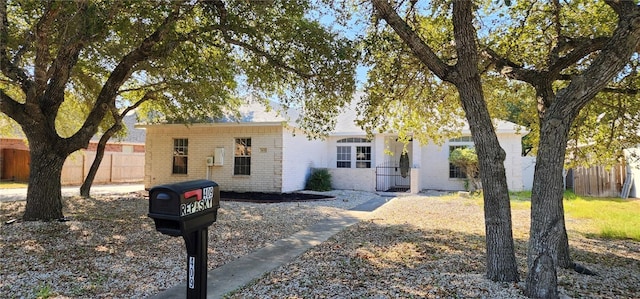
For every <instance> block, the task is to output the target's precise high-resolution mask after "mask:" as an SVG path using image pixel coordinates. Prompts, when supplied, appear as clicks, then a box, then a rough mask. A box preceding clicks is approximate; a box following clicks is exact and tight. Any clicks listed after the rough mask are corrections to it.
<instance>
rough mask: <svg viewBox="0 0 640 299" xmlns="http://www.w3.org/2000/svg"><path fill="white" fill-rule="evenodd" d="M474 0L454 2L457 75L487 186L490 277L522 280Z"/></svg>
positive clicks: (458, 86) (485, 194)
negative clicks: (482, 65)
mask: <svg viewBox="0 0 640 299" xmlns="http://www.w3.org/2000/svg"><path fill="white" fill-rule="evenodd" d="M472 11H473V2H472V1H466V0H460V1H455V2H454V5H453V25H454V36H455V42H456V51H457V53H458V57H459V60H458V63H457V64H456V70H457V71H458V75H459V76H457V77H454V78H453V83H454V84H455V86H456V87H457V88H458V93H459V94H460V101H461V103H462V108H463V109H464V112H465V114H466V117H467V120H468V122H469V128H470V129H471V136H472V137H473V142H474V144H475V146H476V153H477V154H478V162H479V164H480V165H479V166H480V179H481V181H482V188H483V190H484V192H483V195H484V222H485V235H486V244H487V278H489V279H491V280H493V281H518V280H519V277H518V266H517V265H518V264H517V263H516V256H515V249H514V246H513V233H512V227H511V204H510V202H509V188H508V186H507V176H506V171H505V169H504V160H505V158H506V154H505V152H504V150H503V149H502V147H500V143H499V142H498V137H497V135H496V133H495V130H494V128H493V123H492V122H491V116H490V114H489V110H488V109H487V104H486V102H485V100H484V93H483V91H482V81H481V79H480V74H479V72H478V53H477V44H476V32H475V29H474V27H473V25H472V24H473V14H472Z"/></svg>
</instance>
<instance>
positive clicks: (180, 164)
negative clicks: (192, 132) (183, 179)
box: [171, 138, 189, 174]
mask: <svg viewBox="0 0 640 299" xmlns="http://www.w3.org/2000/svg"><path fill="white" fill-rule="evenodd" d="M188 154H189V139H186V138H179V139H173V170H172V171H171V173H173V174H187V162H188V156H187V155H188Z"/></svg>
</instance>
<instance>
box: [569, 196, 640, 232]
mask: <svg viewBox="0 0 640 299" xmlns="http://www.w3.org/2000/svg"><path fill="white" fill-rule="evenodd" d="M574 196H575V197H573V198H572V197H569V198H570V199H567V198H566V197H565V201H564V209H565V213H566V214H567V215H568V216H571V217H573V218H578V219H588V220H590V222H591V223H590V224H591V225H592V227H593V229H594V230H595V232H594V234H595V235H596V236H599V237H603V238H611V239H632V240H635V241H640V201H639V200H637V199H621V198H599V197H584V196H577V195H575V194H574Z"/></svg>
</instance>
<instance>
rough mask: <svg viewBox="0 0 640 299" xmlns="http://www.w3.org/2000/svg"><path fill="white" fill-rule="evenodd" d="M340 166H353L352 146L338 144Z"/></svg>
mask: <svg viewBox="0 0 640 299" xmlns="http://www.w3.org/2000/svg"><path fill="white" fill-rule="evenodd" d="M337 160H338V165H337V167H338V168H351V147H350V146H338V157H337Z"/></svg>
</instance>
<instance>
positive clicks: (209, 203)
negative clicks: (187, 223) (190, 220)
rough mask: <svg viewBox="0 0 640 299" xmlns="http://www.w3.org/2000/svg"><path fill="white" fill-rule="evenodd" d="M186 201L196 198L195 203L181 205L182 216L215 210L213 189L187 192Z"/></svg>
mask: <svg viewBox="0 0 640 299" xmlns="http://www.w3.org/2000/svg"><path fill="white" fill-rule="evenodd" d="M183 197H184V199H188V198H191V197H195V198H196V200H195V201H193V202H188V203H183V204H181V205H180V216H187V215H191V214H193V213H198V212H201V211H204V210H207V209H211V208H213V187H206V188H202V189H196V190H191V191H187V192H185V193H184V194H183Z"/></svg>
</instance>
